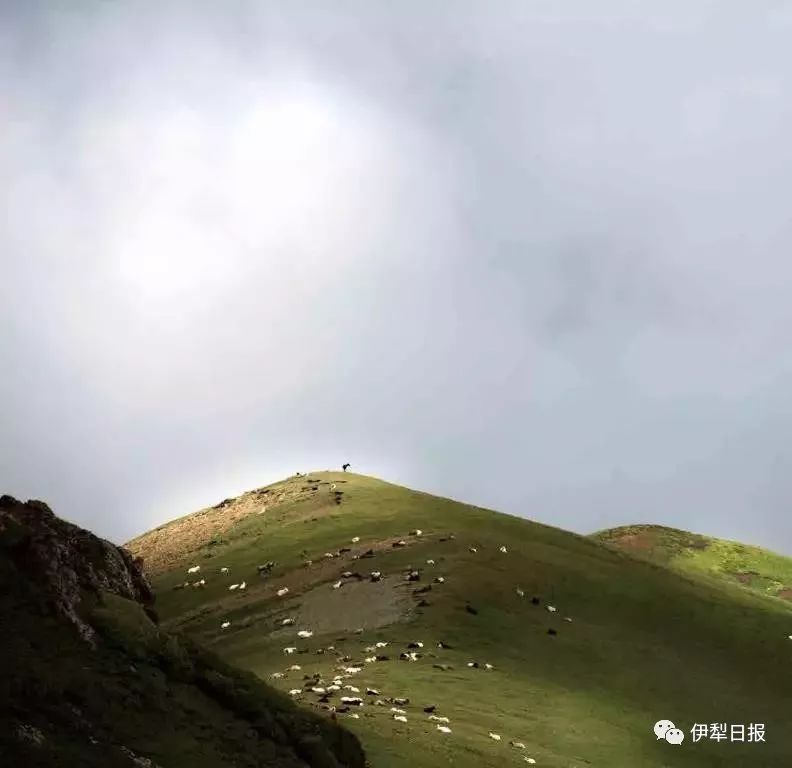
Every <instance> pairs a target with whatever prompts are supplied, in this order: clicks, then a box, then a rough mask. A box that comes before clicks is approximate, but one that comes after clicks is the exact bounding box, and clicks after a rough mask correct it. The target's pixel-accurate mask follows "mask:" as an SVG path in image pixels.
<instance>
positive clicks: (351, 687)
mask: <svg viewBox="0 0 792 768" xmlns="http://www.w3.org/2000/svg"><path fill="white" fill-rule="evenodd" d="M344 690H345V691H352V693H360V688H358V687H357V686H356V685H345V686H344Z"/></svg>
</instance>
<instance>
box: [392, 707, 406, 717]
mask: <svg viewBox="0 0 792 768" xmlns="http://www.w3.org/2000/svg"><path fill="white" fill-rule="evenodd" d="M390 711H391V712H395V713H396V714H397V715H406V714H407V713H406V712H405V711H404V710H403V709H399V708H398V707H391V708H390Z"/></svg>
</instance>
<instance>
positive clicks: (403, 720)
mask: <svg viewBox="0 0 792 768" xmlns="http://www.w3.org/2000/svg"><path fill="white" fill-rule="evenodd" d="M393 719H394V720H398V721H399V722H400V723H406V722H407V718H406V717H405V716H404V715H394V716H393Z"/></svg>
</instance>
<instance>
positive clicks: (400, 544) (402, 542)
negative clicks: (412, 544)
mask: <svg viewBox="0 0 792 768" xmlns="http://www.w3.org/2000/svg"><path fill="white" fill-rule="evenodd" d="M391 546H392V547H406V546H407V542H406V541H405V540H404V539H399V541H394V542H393V544H391Z"/></svg>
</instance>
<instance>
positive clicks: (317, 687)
mask: <svg viewBox="0 0 792 768" xmlns="http://www.w3.org/2000/svg"><path fill="white" fill-rule="evenodd" d="M311 690H312V691H313V692H314V693H324V692H325V689H324V688H322V686H321V685H315V686H314V687H313V688H311Z"/></svg>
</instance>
